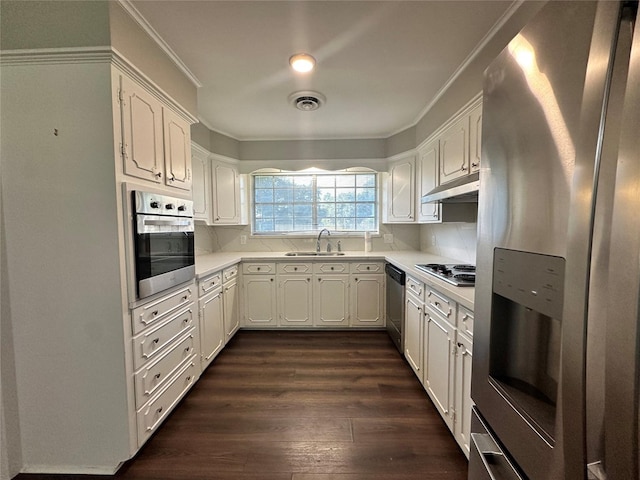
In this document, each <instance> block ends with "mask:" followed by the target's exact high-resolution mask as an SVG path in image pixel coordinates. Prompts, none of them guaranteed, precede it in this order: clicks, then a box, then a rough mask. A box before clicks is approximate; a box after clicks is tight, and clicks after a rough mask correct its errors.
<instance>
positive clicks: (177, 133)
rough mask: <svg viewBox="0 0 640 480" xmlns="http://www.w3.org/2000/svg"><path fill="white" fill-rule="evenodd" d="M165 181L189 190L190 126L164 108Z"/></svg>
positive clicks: (169, 184)
mask: <svg viewBox="0 0 640 480" xmlns="http://www.w3.org/2000/svg"><path fill="white" fill-rule="evenodd" d="M163 118H164V167H165V179H164V181H165V183H166V184H167V185H168V186H170V187H175V188H179V189H181V190H191V127H190V125H189V123H188V122H186V121H185V120H183V119H182V118H180V117H179V116H178V115H177V114H176V113H174V112H173V111H171V110H169V109H168V108H165V109H164V113H163Z"/></svg>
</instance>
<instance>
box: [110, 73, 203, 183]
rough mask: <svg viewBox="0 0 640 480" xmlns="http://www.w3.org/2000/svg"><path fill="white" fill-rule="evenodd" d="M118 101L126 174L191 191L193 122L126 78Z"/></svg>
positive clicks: (121, 148)
mask: <svg viewBox="0 0 640 480" xmlns="http://www.w3.org/2000/svg"><path fill="white" fill-rule="evenodd" d="M118 99H119V102H120V109H121V120H122V143H121V144H120V145H121V147H120V154H121V155H122V161H123V173H124V174H125V175H128V176H131V177H135V178H138V179H142V180H146V181H148V182H152V183H154V184H156V185H163V186H166V187H169V188H170V189H180V190H186V191H190V190H191V181H192V172H191V154H190V146H191V133H190V128H191V127H190V124H191V123H192V120H191V119H189V118H188V117H186V116H185V115H183V114H182V113H178V112H177V111H176V110H174V109H172V108H171V107H170V106H168V105H167V104H164V103H163V102H162V101H161V100H160V99H159V97H158V96H157V94H155V93H153V92H151V91H150V90H148V89H147V88H145V87H144V86H142V85H140V84H139V83H137V82H136V81H135V80H133V79H131V78H129V77H128V76H126V75H121V76H120V87H119V93H118Z"/></svg>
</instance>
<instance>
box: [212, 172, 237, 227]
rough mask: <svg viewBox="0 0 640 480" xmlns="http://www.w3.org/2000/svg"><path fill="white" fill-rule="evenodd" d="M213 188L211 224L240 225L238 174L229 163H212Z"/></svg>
mask: <svg viewBox="0 0 640 480" xmlns="http://www.w3.org/2000/svg"><path fill="white" fill-rule="evenodd" d="M211 172H212V186H213V211H212V222H213V224H219V225H237V224H239V223H240V174H239V173H238V169H237V168H236V167H235V166H234V165H232V164H229V163H223V162H216V161H214V162H213V163H212V166H211Z"/></svg>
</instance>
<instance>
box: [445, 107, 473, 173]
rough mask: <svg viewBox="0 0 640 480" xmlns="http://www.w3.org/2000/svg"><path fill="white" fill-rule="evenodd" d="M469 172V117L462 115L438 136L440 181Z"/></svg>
mask: <svg viewBox="0 0 640 480" xmlns="http://www.w3.org/2000/svg"><path fill="white" fill-rule="evenodd" d="M468 173H469V117H467V116H464V117H463V118H461V119H460V120H458V121H457V122H456V123H454V124H453V125H451V126H450V127H449V128H447V129H446V130H445V131H444V132H443V133H442V136H441V137H440V183H441V184H442V183H446V182H450V181H451V180H455V179H456V178H458V177H462V176H464V175H467V174H468Z"/></svg>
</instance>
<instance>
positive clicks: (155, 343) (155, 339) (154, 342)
mask: <svg viewBox="0 0 640 480" xmlns="http://www.w3.org/2000/svg"><path fill="white" fill-rule="evenodd" d="M159 341H160V339H159V338H154V339H153V341H152V342H151V343H153V344H154V345H157V344H158V342H159Z"/></svg>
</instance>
